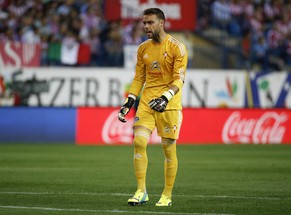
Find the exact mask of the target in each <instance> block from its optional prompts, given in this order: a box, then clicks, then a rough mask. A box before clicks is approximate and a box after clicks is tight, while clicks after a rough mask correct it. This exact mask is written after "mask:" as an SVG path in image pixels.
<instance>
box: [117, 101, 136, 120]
mask: <svg viewBox="0 0 291 215" xmlns="http://www.w3.org/2000/svg"><path fill="white" fill-rule="evenodd" d="M134 102H135V99H134V98H132V97H127V99H126V101H125V104H124V105H123V106H122V107H121V109H120V111H119V113H118V119H119V120H120V121H121V122H126V119H125V118H124V117H125V116H126V115H127V114H128V113H129V111H130V109H131V108H132V106H133V105H134Z"/></svg>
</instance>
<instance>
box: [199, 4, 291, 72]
mask: <svg viewBox="0 0 291 215" xmlns="http://www.w3.org/2000/svg"><path fill="white" fill-rule="evenodd" d="M198 14H199V15H198V16H199V30H205V29H207V28H209V27H210V26H211V27H216V28H218V29H221V30H223V31H225V32H227V33H228V34H229V35H230V36H232V37H238V38H242V41H243V43H242V44H243V46H242V49H243V52H244V54H245V55H246V57H247V58H249V59H250V61H251V63H252V64H258V65H260V66H261V69H262V70H263V71H268V70H280V69H282V68H283V67H284V65H289V66H291V1H290V0H200V4H199V11H198Z"/></svg>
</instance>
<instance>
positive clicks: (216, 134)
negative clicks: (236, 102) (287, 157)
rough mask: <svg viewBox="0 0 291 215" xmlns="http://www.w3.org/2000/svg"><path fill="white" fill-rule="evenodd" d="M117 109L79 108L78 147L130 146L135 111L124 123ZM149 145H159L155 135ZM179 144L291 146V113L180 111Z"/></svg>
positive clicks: (240, 110)
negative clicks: (84, 145)
mask: <svg viewBox="0 0 291 215" xmlns="http://www.w3.org/2000/svg"><path fill="white" fill-rule="evenodd" d="M118 111H119V109H116V108H79V109H78V110H77V130H76V143H77V144H130V143H132V139H133V133H132V124H133V120H134V111H132V112H130V114H129V115H128V116H127V117H126V118H127V120H128V121H127V123H122V122H120V121H119V120H118V119H117V114H118ZM150 143H152V144H153V143H160V138H159V137H158V136H157V134H156V132H154V134H153V135H152V137H151V139H150ZM178 143H179V144H291V110H287V109H226V108H221V109H218V108H215V109H193V108H185V109H184V110H183V124H182V128H181V132H180V138H179V140H178Z"/></svg>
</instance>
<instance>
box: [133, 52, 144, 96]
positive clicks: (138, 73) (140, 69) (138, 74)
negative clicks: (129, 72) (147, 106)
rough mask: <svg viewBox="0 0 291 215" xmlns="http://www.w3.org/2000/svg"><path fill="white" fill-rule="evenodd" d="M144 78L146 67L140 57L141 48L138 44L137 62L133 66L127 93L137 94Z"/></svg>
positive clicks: (140, 89)
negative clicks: (131, 79) (133, 69)
mask: <svg viewBox="0 0 291 215" xmlns="http://www.w3.org/2000/svg"><path fill="white" fill-rule="evenodd" d="M145 80H146V67H145V65H144V62H143V58H142V48H141V46H139V48H138V51H137V63H136V68H135V76H134V78H133V81H132V83H131V86H130V88H129V93H130V94H133V95H135V96H139V94H140V92H141V91H142V88H143V86H144V83H145Z"/></svg>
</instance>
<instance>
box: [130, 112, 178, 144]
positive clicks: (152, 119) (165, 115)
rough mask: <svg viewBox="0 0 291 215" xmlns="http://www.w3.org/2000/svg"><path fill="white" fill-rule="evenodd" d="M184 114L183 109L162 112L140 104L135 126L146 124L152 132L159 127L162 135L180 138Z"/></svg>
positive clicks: (158, 129)
mask: <svg viewBox="0 0 291 215" xmlns="http://www.w3.org/2000/svg"><path fill="white" fill-rule="evenodd" d="M182 121H183V114H182V111H181V110H167V111H164V112H162V113H160V112H157V111H154V110H152V109H150V108H148V107H145V106H140V107H139V108H138V109H137V112H136V115H135V119H134V124H133V127H134V126H144V127H146V128H148V129H150V130H151V131H152V132H153V130H154V129H155V128H157V133H158V135H159V136H160V137H163V138H171V139H175V140H176V139H178V138H179V133H180V128H181V124H182Z"/></svg>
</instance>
